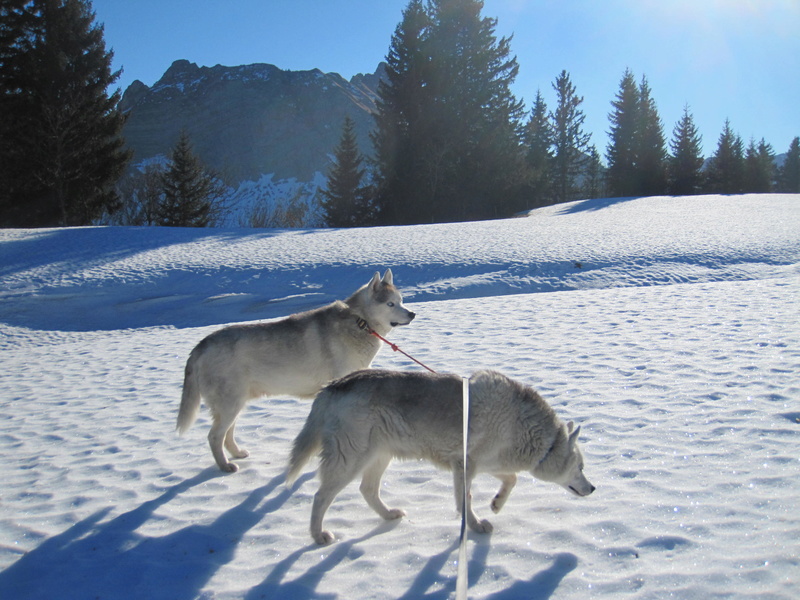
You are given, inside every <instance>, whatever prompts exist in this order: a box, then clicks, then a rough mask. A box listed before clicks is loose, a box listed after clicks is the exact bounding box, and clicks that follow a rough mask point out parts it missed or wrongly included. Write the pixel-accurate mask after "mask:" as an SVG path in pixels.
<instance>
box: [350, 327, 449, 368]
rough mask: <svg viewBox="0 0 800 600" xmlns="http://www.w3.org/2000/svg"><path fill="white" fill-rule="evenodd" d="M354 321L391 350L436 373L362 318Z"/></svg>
mask: <svg viewBox="0 0 800 600" xmlns="http://www.w3.org/2000/svg"><path fill="white" fill-rule="evenodd" d="M356 323H358V326H359V327H360V328H361V329H364V330H365V331H366V332H367V333H369V334H370V335H374V336H375V337H376V338H378V339H379V340H381V341H382V342H385V343H386V344H388V345H389V347H390V348H391V349H392V350H394V351H395V352H399V353H400V354H403V355H404V356H406V357H407V358H410V359H411V360H413V361H414V362H415V363H417V364H418V365H419V366H420V367H423V368H425V369H428V371H430V372H431V373H436V371H434V370H433V369H431V368H430V367H429V366H428V365H426V364H425V363H423V362H421V361H418V360H417V359H416V358H414V357H413V356H411V355H410V354H409V353H408V352H404V351H403V350H402V349H401V348H400V347H399V346H398V345H397V344H393V343H392V342H390V341H389V340H387V339H386V338H385V337H383V336H382V335H381V334H380V333H378V332H377V331H375V330H374V329H373V328H372V327H370V326H369V324H368V323H367V322H366V321H365V320H364V319H358V320H357V321H356Z"/></svg>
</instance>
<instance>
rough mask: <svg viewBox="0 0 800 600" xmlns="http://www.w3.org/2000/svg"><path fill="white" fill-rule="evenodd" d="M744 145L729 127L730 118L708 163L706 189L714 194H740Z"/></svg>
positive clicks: (742, 181)
mask: <svg viewBox="0 0 800 600" xmlns="http://www.w3.org/2000/svg"><path fill="white" fill-rule="evenodd" d="M743 173H744V146H743V144H742V138H740V137H739V136H738V135H737V134H736V133H735V132H734V131H733V129H731V123H730V120H728V119H725V126H724V128H723V129H722V133H721V134H720V136H719V142H718V143H717V150H716V152H715V153H714V156H712V157H711V159H710V160H709V164H708V175H707V176H708V179H707V188H708V191H709V192H711V193H715V194H741V193H742V187H743V184H744V178H743Z"/></svg>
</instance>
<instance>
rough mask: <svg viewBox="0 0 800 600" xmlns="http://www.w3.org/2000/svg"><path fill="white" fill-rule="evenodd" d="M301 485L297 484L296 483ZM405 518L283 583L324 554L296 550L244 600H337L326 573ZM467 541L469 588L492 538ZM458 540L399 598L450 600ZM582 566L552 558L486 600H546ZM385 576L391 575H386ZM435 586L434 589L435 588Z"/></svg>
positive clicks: (345, 544) (569, 558)
mask: <svg viewBox="0 0 800 600" xmlns="http://www.w3.org/2000/svg"><path fill="white" fill-rule="evenodd" d="M296 485H298V486H299V483H298V484H296ZM401 522H402V520H400V519H398V520H394V521H383V522H381V524H380V525H378V526H377V527H375V528H374V529H372V530H371V531H369V532H368V533H366V534H364V535H363V536H361V537H359V538H356V539H352V540H343V541H337V542H335V544H334V545H333V546H329V547H327V548H325V550H324V551H327V552H330V553H329V554H328V555H327V556H326V557H325V558H324V559H323V560H321V561H320V562H319V563H317V564H315V565H313V566H312V567H311V568H309V569H308V570H307V571H306V572H305V573H303V574H302V575H300V576H298V577H297V578H296V579H293V580H291V581H288V582H284V581H283V579H284V578H285V576H286V574H287V573H288V572H289V571H290V569H291V568H292V566H293V565H294V564H295V563H297V561H298V560H299V559H300V558H301V557H302V556H303V555H305V554H306V553H308V552H320V551H321V548H320V546H318V545H317V544H310V545H308V546H305V547H303V548H300V549H298V550H297V551H295V552H293V553H292V554H290V555H289V556H287V557H286V558H284V559H283V560H282V561H280V562H279V563H277V564H276V565H275V566H274V567H273V568H272V570H271V571H270V573H269V575H268V576H267V578H266V579H265V580H264V581H263V582H262V583H261V584H259V585H257V586H256V587H254V588H251V589H250V591H249V592H248V593H247V595H245V596H244V599H245V600H259V599H263V598H292V600H311V599H312V598H313V599H318V598H337V597H338V596H337V594H336V593H331V594H321V593H320V592H319V591H317V587H318V585H319V584H320V582H321V581H322V579H323V578H324V577H325V574H326V573H328V572H329V571H331V570H332V569H333V568H335V567H336V566H337V565H338V564H340V563H341V562H342V561H344V560H348V561H354V560H357V559H359V558H360V557H361V556H362V555H363V554H364V551H363V550H361V549H360V548H359V547H358V544H360V543H361V542H365V541H367V540H368V539H370V538H373V537H375V536H377V535H382V534H384V533H388V532H389V531H391V530H392V529H394V528H395V527H397V526H398V525H399V524H400V523H401ZM469 540H470V541H471V542H474V545H473V550H472V556H471V557H470V559H469V565H468V568H469V580H468V585H469V587H472V586H473V585H475V584H477V583H478V580H479V579H480V578H481V576H482V575H483V573H484V572H485V571H486V560H487V557H488V555H489V551H490V549H491V537H490V536H483V535H476V534H471V533H470V534H469ZM458 549H459V540H458V539H456V540H454V542H453V543H452V544H451V545H450V546H449V547H448V548H446V549H445V550H444V551H442V552H440V553H438V554H436V555H434V556H432V557H431V558H429V559H428V561H427V563H426V564H425V566H424V567H423V568H422V569H421V570H420V572H419V573H418V574H417V576H416V578H415V579H414V581H413V582H412V583H411V585H410V586H409V588H408V590H407V591H406V592H405V593H403V594H402V595H401V596H400V597H399V598H398V600H422V599H425V600H438V599H440V598H441V599H442V600H444V599H449V598H451V597H452V596H453V593H454V592H455V589H456V577H455V576H454V575H453V576H446V575H442V573H441V571H442V569H443V568H444V567H445V565H447V564H448V563H451V562H452V561H453V559H454V556H457V555H458ZM577 565H578V558H577V557H576V556H575V555H574V554H571V553H566V552H565V553H560V554H558V555H556V556H555V557H554V559H553V564H552V565H550V566H549V567H548V568H546V569H544V570H542V571H540V572H539V573H537V574H536V575H534V576H533V577H532V578H531V579H530V580H528V581H515V582H514V583H513V584H511V585H510V586H509V587H508V588H506V589H504V590H501V591H499V592H496V593H494V594H492V595H490V596H488V598H490V599H492V600H518V599H519V598H526V599H528V600H547V598H550V597H551V596H552V595H553V593H554V592H555V591H556V589H557V588H558V586H559V585H560V583H561V581H562V579H564V577H565V576H566V575H567V574H569V573H570V572H571V571H572V570H574V569H575V567H576V566H577ZM385 577H391V575H390V574H388V573H387V574H386V575H385ZM434 588H436V589H434Z"/></svg>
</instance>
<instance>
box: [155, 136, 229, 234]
mask: <svg viewBox="0 0 800 600" xmlns="http://www.w3.org/2000/svg"><path fill="white" fill-rule="evenodd" d="M162 187H163V198H162V201H161V205H160V206H159V207H158V211H157V217H158V224H159V225H164V226H168V227H208V226H210V225H213V224H214V223H215V222H216V221H217V220H218V218H219V217H220V215H221V212H222V211H223V208H224V207H223V199H224V194H225V187H224V185H223V184H222V183H221V182H220V180H219V179H218V178H217V177H216V176H215V175H214V174H213V173H212V172H211V171H209V170H208V169H207V168H206V167H205V166H204V165H203V164H202V162H200V159H199V158H198V157H197V155H196V154H194V152H193V151H192V145H191V142H190V140H189V136H188V135H187V134H186V132H182V133H181V135H180V138H179V139H178V142H177V143H176V144H175V146H174V147H173V149H172V153H171V156H170V164H169V166H168V168H167V169H166V171H165V172H164V174H163V176H162Z"/></svg>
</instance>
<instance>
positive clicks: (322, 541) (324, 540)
mask: <svg viewBox="0 0 800 600" xmlns="http://www.w3.org/2000/svg"><path fill="white" fill-rule="evenodd" d="M333 540H334V537H333V534H332V533H331V532H330V531H325V530H324V529H323V530H322V531H320V532H319V533H318V534H317V535H315V536H314V541H315V542H317V543H318V544H319V545H320V546H327V545H328V544H330V543H331V542H332V541H333Z"/></svg>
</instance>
